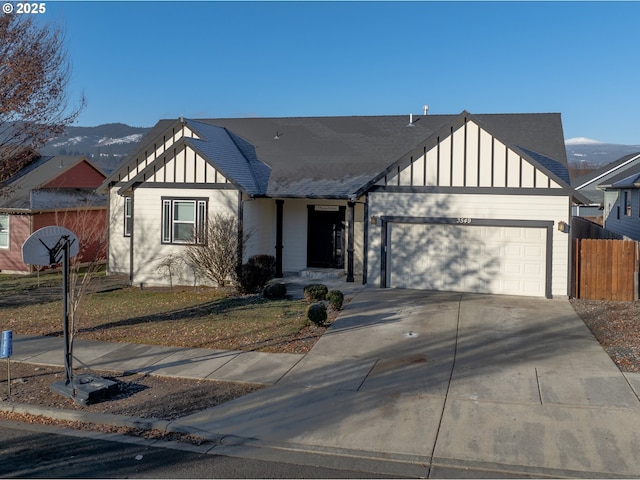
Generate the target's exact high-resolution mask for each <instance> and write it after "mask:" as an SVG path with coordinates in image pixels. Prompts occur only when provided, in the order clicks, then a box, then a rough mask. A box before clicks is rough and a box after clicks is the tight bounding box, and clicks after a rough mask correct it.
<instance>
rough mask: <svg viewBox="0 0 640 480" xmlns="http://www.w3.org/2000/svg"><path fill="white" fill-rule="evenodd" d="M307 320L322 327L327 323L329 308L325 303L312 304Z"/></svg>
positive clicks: (308, 310) (308, 308)
mask: <svg viewBox="0 0 640 480" xmlns="http://www.w3.org/2000/svg"><path fill="white" fill-rule="evenodd" d="M307 318H308V319H309V320H311V321H312V322H313V323H315V324H316V325H318V326H319V327H322V326H323V325H324V323H325V322H326V321H327V306H326V305H325V304H324V303H312V304H311V305H309V306H308V307H307Z"/></svg>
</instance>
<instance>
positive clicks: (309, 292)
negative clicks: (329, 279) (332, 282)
mask: <svg viewBox="0 0 640 480" xmlns="http://www.w3.org/2000/svg"><path fill="white" fill-rule="evenodd" d="M328 291H329V289H328V288H327V286H326V285H322V284H321V283H312V284H311V285H307V286H306V287H304V290H303V292H304V298H305V300H307V302H321V301H323V300H324V299H325V298H326V297H327V292H328Z"/></svg>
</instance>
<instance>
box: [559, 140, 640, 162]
mask: <svg viewBox="0 0 640 480" xmlns="http://www.w3.org/2000/svg"><path fill="white" fill-rule="evenodd" d="M564 143H565V146H566V149H567V160H568V162H569V166H570V167H573V168H576V169H580V170H589V169H592V170H596V169H598V168H600V167H602V166H603V165H606V164H607V163H611V162H613V161H615V160H618V159H619V158H621V157H624V156H625V155H628V154H630V153H636V152H640V145H618V144H615V143H603V142H599V141H597V140H592V139H590V138H584V137H580V138H569V139H567V140H565V142H564Z"/></svg>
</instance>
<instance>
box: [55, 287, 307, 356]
mask: <svg viewBox="0 0 640 480" xmlns="http://www.w3.org/2000/svg"><path fill="white" fill-rule="evenodd" d="M282 301H284V302H288V303H290V304H291V308H295V307H296V305H297V304H298V303H299V302H300V300H279V302H282ZM273 303H274V301H273V300H266V299H263V298H262V297H260V296H257V295H252V296H244V297H229V298H221V299H216V300H213V301H209V302H206V303H202V304H198V305H194V306H191V307H187V308H179V309H174V310H170V311H167V312H161V313H154V314H149V315H142V316H138V317H133V318H126V319H122V320H116V321H112V322H105V323H102V324H99V325H93V326H90V327H84V328H79V329H78V330H77V333H78V334H82V333H99V332H105V331H109V330H113V329H117V328H120V327H135V326H136V325H148V324H151V323H153V324H154V325H160V324H162V323H164V322H175V321H184V322H191V321H197V320H207V321H209V322H212V323H214V322H216V321H226V320H228V317H225V318H216V316H219V315H225V314H227V313H230V312H233V315H234V316H237V317H238V320H240V317H242V315H243V314H242V312H243V311H250V310H252V309H254V308H260V307H262V306H268V305H269V304H273ZM286 309H287V307H285V308H284V309H283V311H285V312H286ZM292 320H293V319H292ZM256 321H257V320H256ZM80 322H82V319H80ZM265 331H267V330H266V329H265V325H264V324H261V325H259V326H258V328H254V329H251V330H249V331H245V332H236V333H235V334H234V335H227V336H223V337H217V338H216V340H217V341H225V340H229V339H232V338H236V337H237V336H238V335H246V336H247V337H251V336H253V335H254V334H257V333H260V332H265ZM61 335H63V331H62V330H57V331H53V332H50V333H48V334H47V336H61ZM294 335H295V333H294ZM318 336H319V335H318ZM288 338H290V335H286V336H285V335H279V336H277V337H269V338H262V339H260V340H259V341H254V342H250V343H247V345H243V347H246V348H249V349H252V350H257V349H260V348H263V347H265V346H276V345H283V344H285V343H286V341H287V339H288ZM310 338H313V337H312V336H311V337H310ZM304 339H307V338H304ZM203 340H204V341H203V342H202V343H201V344H200V345H205V344H206V343H207V340H208V339H203ZM274 342H275V343H274ZM191 346H194V347H196V346H198V345H191ZM243 349H244V348H243Z"/></svg>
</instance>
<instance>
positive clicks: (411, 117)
mask: <svg viewBox="0 0 640 480" xmlns="http://www.w3.org/2000/svg"><path fill="white" fill-rule="evenodd" d="M407 127H413V113H410V114H409V125H407Z"/></svg>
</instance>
